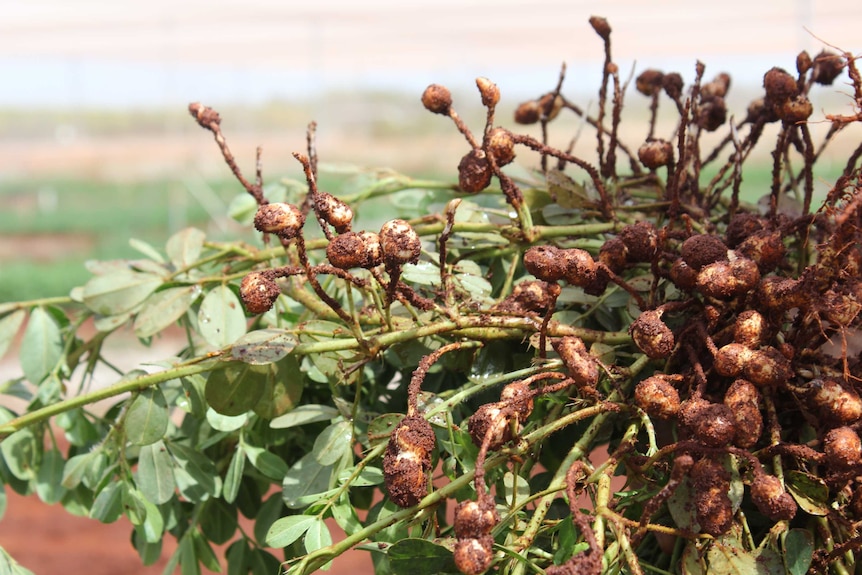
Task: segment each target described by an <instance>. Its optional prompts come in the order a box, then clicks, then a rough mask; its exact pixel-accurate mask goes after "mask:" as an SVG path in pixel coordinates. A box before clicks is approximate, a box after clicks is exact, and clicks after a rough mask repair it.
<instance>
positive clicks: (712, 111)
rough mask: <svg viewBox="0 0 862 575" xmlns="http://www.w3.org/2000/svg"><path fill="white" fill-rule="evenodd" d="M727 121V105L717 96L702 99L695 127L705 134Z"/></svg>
mask: <svg viewBox="0 0 862 575" xmlns="http://www.w3.org/2000/svg"><path fill="white" fill-rule="evenodd" d="M726 120H727V104H726V103H725V101H724V98H720V97H718V96H715V97H712V98H704V99H703V101H702V102H701V104H700V108H699V109H698V114H697V120H696V121H697V125H698V126H699V127H701V128H702V129H704V130H706V131H707V132H714V131H716V130H717V129H719V128H720V127H721V126H722V125H723V124H724V122H725V121H726Z"/></svg>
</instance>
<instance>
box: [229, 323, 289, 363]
mask: <svg viewBox="0 0 862 575" xmlns="http://www.w3.org/2000/svg"><path fill="white" fill-rule="evenodd" d="M296 344H297V341H296V337H295V336H294V335H293V334H292V333H290V332H288V331H286V330H283V329H275V328H272V329H259V330H255V331H251V332H248V333H247V334H245V335H243V336H242V337H240V338H239V339H237V340H236V341H235V342H234V344H233V346H232V347H231V357H232V358H233V359H235V360H237V361H242V362H245V363H250V364H253V365H264V364H267V363H274V362H276V361H278V360H280V359H282V358H283V357H285V356H286V355H287V354H289V353H290V352H291V351H293V348H295V347H296Z"/></svg>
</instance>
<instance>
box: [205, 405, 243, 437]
mask: <svg viewBox="0 0 862 575" xmlns="http://www.w3.org/2000/svg"><path fill="white" fill-rule="evenodd" d="M247 422H248V413H245V412H244V413H241V414H239V415H222V414H221V413H219V412H217V411H216V410H214V409H213V408H211V407H209V408H207V423H209V424H210V426H211V427H212V428H213V429H215V430H217V431H225V432H228V433H229V432H231V431H236V430H237V429H239V428H240V427H242V426H243V425H245V424H246V423H247Z"/></svg>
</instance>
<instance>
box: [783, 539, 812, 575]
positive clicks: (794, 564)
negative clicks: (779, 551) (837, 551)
mask: <svg viewBox="0 0 862 575" xmlns="http://www.w3.org/2000/svg"><path fill="white" fill-rule="evenodd" d="M813 556H814V535H812V533H811V532H810V531H809V530H807V529H791V530H790V531H788V532H787V534H786V536H785V537H784V563H785V564H786V565H787V571H788V573H790V575H805V574H806V573H807V572H808V568H809V567H810V566H811V558H812V557H813Z"/></svg>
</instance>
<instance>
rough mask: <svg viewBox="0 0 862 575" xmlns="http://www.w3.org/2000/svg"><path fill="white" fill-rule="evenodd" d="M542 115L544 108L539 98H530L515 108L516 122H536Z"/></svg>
mask: <svg viewBox="0 0 862 575" xmlns="http://www.w3.org/2000/svg"><path fill="white" fill-rule="evenodd" d="M541 117H542V109H541V108H540V107H539V101H538V100H528V101H526V102H523V103H521V104H520V105H518V107H517V108H515V122H516V123H518V124H535V123H536V122H538V121H539V119H540V118H541Z"/></svg>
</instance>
